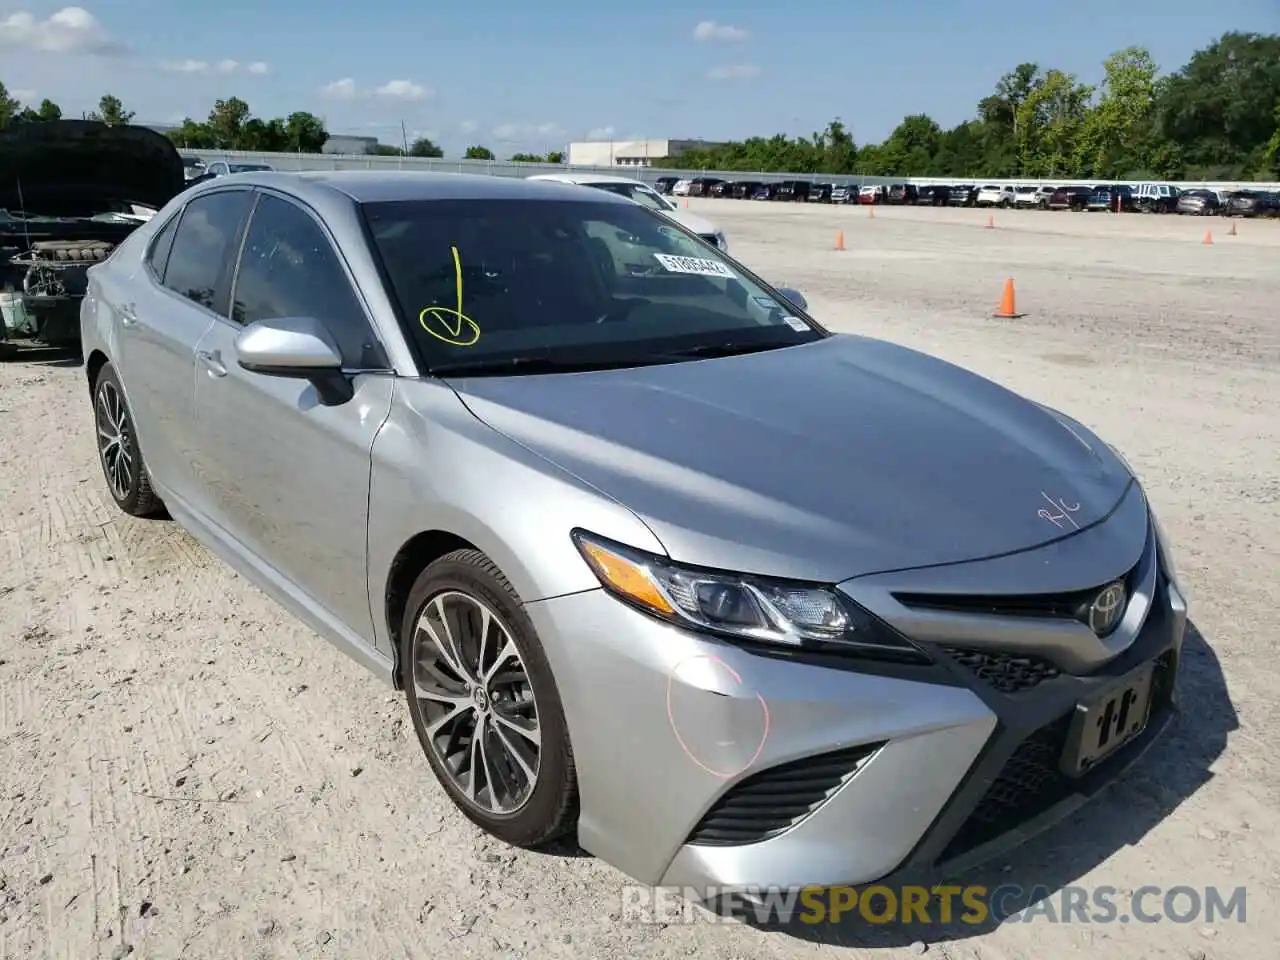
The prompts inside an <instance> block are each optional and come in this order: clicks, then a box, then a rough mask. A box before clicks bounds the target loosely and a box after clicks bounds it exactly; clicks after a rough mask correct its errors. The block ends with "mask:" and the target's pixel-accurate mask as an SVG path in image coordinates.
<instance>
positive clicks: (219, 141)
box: [205, 97, 250, 150]
mask: <svg viewBox="0 0 1280 960" xmlns="http://www.w3.org/2000/svg"><path fill="white" fill-rule="evenodd" d="M249 119H250V113H249V104H247V103H245V102H244V101H243V100H241V99H240V98H239V97H230V98H229V99H226V100H215V101H214V103H213V109H212V110H210V111H209V119H208V120H206V121H205V125H206V126H207V127H208V128H209V134H210V136H211V137H212V138H213V146H215V147H217V148H218V149H220V150H238V149H241V147H240V144H241V143H242V142H243V139H244V132H245V124H247V123H248V122H249Z"/></svg>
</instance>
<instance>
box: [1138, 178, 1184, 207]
mask: <svg viewBox="0 0 1280 960" xmlns="http://www.w3.org/2000/svg"><path fill="white" fill-rule="evenodd" d="M1178 193H1179V191H1178V188H1177V187H1175V186H1174V185H1173V184H1171V183H1142V184H1139V185H1138V187H1137V189H1136V190H1134V191H1133V200H1134V205H1135V206H1136V207H1137V209H1138V210H1140V211H1142V212H1143V213H1173V212H1174V210H1176V209H1177V208H1178Z"/></svg>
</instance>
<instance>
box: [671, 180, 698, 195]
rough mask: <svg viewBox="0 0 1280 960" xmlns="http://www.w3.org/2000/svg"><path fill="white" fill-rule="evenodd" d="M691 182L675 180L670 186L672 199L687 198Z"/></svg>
mask: <svg viewBox="0 0 1280 960" xmlns="http://www.w3.org/2000/svg"><path fill="white" fill-rule="evenodd" d="M692 183H693V181H692V180H677V181H676V182H675V183H673V184H672V185H671V195H672V196H673V197H687V196H688V195H689V186H690V184H692Z"/></svg>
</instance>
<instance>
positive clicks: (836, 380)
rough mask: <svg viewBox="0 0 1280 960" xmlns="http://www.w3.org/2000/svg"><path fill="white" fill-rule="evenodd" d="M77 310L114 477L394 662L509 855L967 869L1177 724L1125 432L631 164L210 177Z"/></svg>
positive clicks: (820, 878)
mask: <svg viewBox="0 0 1280 960" xmlns="http://www.w3.org/2000/svg"><path fill="white" fill-rule="evenodd" d="M81 327H82V335H83V342H84V354H85V357H86V371H87V375H88V381H89V382H88V387H89V397H90V400H91V403H92V408H93V413H94V419H95V424H96V438H97V444H98V451H99V454H100V460H101V465H102V470H103V474H104V477H105V482H106V487H107V489H108V490H109V491H110V494H111V496H112V497H113V498H114V500H115V502H116V503H117V504H118V505H119V507H120V508H121V509H122V510H124V511H125V512H127V513H130V514H134V515H137V516H150V515H156V514H159V513H161V511H163V510H167V512H168V514H169V515H171V516H172V517H173V518H174V519H175V520H176V521H177V522H178V523H180V524H181V525H182V526H183V527H185V528H186V529H187V530H189V531H190V532H191V533H192V534H193V535H194V536H195V537H196V538H198V539H199V540H201V541H202V542H203V543H204V544H206V545H207V546H208V547H209V548H210V549H211V550H213V551H214V552H215V553H217V554H219V555H221V556H222V557H223V558H224V559H225V560H226V561H227V562H229V563H230V564H232V565H233V566H234V567H236V568H237V569H239V570H240V571H242V572H243V573H244V574H245V575H246V576H247V577H249V578H250V579H251V580H252V581H253V582H255V583H257V584H258V585H260V586H261V587H262V588H263V589H264V590H265V591H266V592H267V593H269V594H270V595H271V596H273V597H274V598H275V599H276V600H278V601H279V602H280V603H281V604H283V605H284V606H285V607H286V608H288V609H289V610H291V611H292V612H293V613H294V614H296V615H297V616H298V617H299V618H301V619H302V620H303V621H305V623H307V624H308V625H310V627H312V628H313V629H314V630H315V631H316V632H317V633H319V634H320V635H321V636H323V637H324V638H326V639H328V640H329V641H331V642H332V643H334V644H336V645H337V646H338V647H339V648H340V649H341V650H343V651H344V652H346V653H347V654H349V655H350V656H352V657H354V658H355V659H356V660H358V661H359V662H360V663H362V664H363V665H364V666H366V667H367V668H368V669H370V670H371V671H373V672H374V673H375V674H377V675H378V676H379V677H381V678H382V679H383V680H384V681H386V682H387V683H389V684H391V685H393V686H394V687H395V688H396V689H398V690H402V691H403V693H404V696H405V698H406V701H407V709H408V712H409V715H410V717H411V719H412V722H413V725H414V727H415V729H416V731H417V736H418V739H419V740H420V742H421V746H422V750H423V752H424V754H425V759H426V761H427V764H429V766H430V768H431V770H432V771H433V773H434V776H435V778H436V779H437V780H438V782H439V784H440V787H441V789H443V790H444V791H445V792H446V793H447V795H448V796H449V797H450V798H451V799H452V801H453V802H454V803H456V804H457V806H458V807H459V808H460V809H461V810H462V811H463V812H464V813H465V814H466V816H467V817H469V818H470V819H471V820H472V821H474V822H475V823H476V824H478V825H479V826H480V827H482V828H483V829H484V830H487V831H489V832H490V833H492V834H494V835H496V836H497V837H499V838H502V839H503V840H505V841H507V842H509V843H511V844H515V845H520V846H529V847H538V846H541V845H544V844H546V843H548V842H549V841H551V840H552V839H554V838H557V837H560V836H562V835H564V834H566V833H569V832H571V831H575V830H576V836H577V839H578V842H579V843H580V844H581V846H582V847H584V848H585V849H586V850H587V851H589V852H592V853H594V854H596V855H598V856H599V857H601V858H603V859H605V860H607V861H608V862H610V863H612V864H615V865H616V866H617V867H619V868H620V869H622V870H623V871H624V872H626V873H628V874H630V875H631V876H633V877H635V878H637V879H639V880H641V881H643V882H647V883H664V884H678V885H681V886H685V885H689V886H697V887H703V886H708V885H717V886H747V885H777V886H787V887H795V886H800V885H809V884H837V883H839V884H846V883H848V884H857V883H863V882H869V881H872V880H876V879H884V878H888V877H901V876H905V875H907V874H915V873H917V872H919V873H924V874H931V875H935V876H936V875H939V874H940V873H941V872H942V871H943V870H952V869H959V868H960V866H962V865H964V864H966V863H971V862H975V861H977V860H981V859H983V858H986V857H989V856H991V855H993V854H994V853H995V852H997V851H999V850H1003V849H1005V848H1006V847H1007V846H1008V845H1010V844H1012V843H1014V842H1017V841H1018V840H1021V839H1022V838H1024V837H1026V836H1028V835H1030V834H1031V833H1033V832H1035V831H1036V830H1038V829H1040V828H1042V827H1043V826H1045V825H1047V824H1048V823H1050V822H1052V821H1053V820H1054V819H1055V818H1057V817H1060V816H1062V815H1063V814H1064V813H1065V812H1067V811H1070V810H1072V809H1074V808H1075V807H1077V806H1078V805H1079V804H1080V803H1081V802H1082V801H1083V800H1084V799H1085V798H1087V797H1089V796H1090V795H1092V794H1094V793H1096V792H1097V791H1098V790H1099V789H1100V788H1101V787H1103V786H1104V785H1105V784H1107V783H1109V782H1111V781H1113V780H1114V779H1115V778H1116V777H1117V775H1119V774H1120V772H1121V771H1122V770H1123V769H1125V768H1126V767H1127V766H1128V765H1130V764H1131V763H1132V762H1133V761H1134V760H1135V759H1136V758H1137V757H1138V756H1139V755H1140V754H1141V753H1142V752H1143V751H1144V750H1145V749H1146V747H1147V746H1148V745H1150V743H1151V742H1152V741H1153V740H1154V739H1155V738H1156V737H1157V736H1158V735H1159V734H1160V732H1161V731H1162V730H1163V729H1164V728H1165V727H1166V726H1167V725H1168V723H1169V722H1170V720H1171V719H1172V717H1173V716H1174V714H1175V710H1176V695H1175V683H1174V681H1175V676H1176V674H1177V670H1178V661H1179V651H1180V646H1181V642H1182V634H1183V627H1184V624H1185V620H1186V604H1185V602H1184V599H1183V595H1182V593H1181V591H1180V589H1179V585H1178V580H1177V576H1176V573H1175V570H1174V567H1173V565H1172V564H1171V562H1170V555H1169V549H1168V544H1167V543H1166V541H1165V539H1164V537H1163V535H1162V533H1161V530H1160V527H1159V524H1158V523H1157V521H1156V519H1155V517H1154V516H1153V514H1152V512H1151V508H1150V506H1149V504H1148V502H1147V498H1146V495H1145V493H1144V491H1143V488H1142V486H1141V484H1140V483H1139V481H1138V480H1137V479H1136V478H1135V476H1134V474H1133V472H1132V470H1131V469H1130V468H1129V466H1128V465H1127V463H1126V462H1125V460H1124V459H1123V458H1122V457H1121V455H1120V454H1118V453H1117V452H1116V451H1115V450H1113V449H1112V448H1111V447H1110V446H1108V445H1107V443H1105V442H1104V441H1102V440H1101V439H1099V438H1098V437H1097V436H1096V435H1095V434H1094V433H1092V432H1091V431H1090V430H1089V429H1088V428H1087V427H1085V426H1084V425H1083V424H1081V423H1079V422H1078V421H1076V420H1074V419H1072V418H1071V417H1070V416H1068V415H1067V414H1064V413H1060V412H1058V411H1056V410H1052V409H1049V408H1047V407H1045V406H1042V405H1040V404H1038V403H1036V402H1034V401H1032V400H1029V399H1025V398H1023V397H1021V396H1018V395H1016V394H1014V393H1012V392H1010V391H1009V390H1007V389H1005V388H1004V387H1002V386H999V385H997V384H996V383H993V382H991V381H988V380H985V379H983V378H981V377H979V376H977V375H975V374H973V373H971V372H968V371H966V370H964V369H961V368H958V367H956V366H952V365H950V364H948V363H945V362H943V361H941V360H938V359H935V358H932V357H930V356H927V355H925V354H922V353H919V352H915V351H913V350H909V349H906V348H904V347H901V346H897V345H894V344H892V343H887V342H883V341H878V340H874V339H869V338H865V337H861V336H854V335H842V334H834V333H832V332H830V331H828V330H827V329H825V328H824V327H823V326H822V325H820V324H819V323H818V321H816V320H815V319H814V318H813V317H812V316H810V314H809V311H808V307H807V304H806V303H805V299H804V297H803V296H802V295H801V294H800V293H798V292H796V291H795V290H791V289H785V288H778V287H775V286H771V285H770V284H769V283H767V282H766V281H765V280H764V279H762V278H760V277H758V276H756V275H755V274H754V273H753V272H752V271H751V270H750V269H748V268H747V267H746V266H744V265H743V264H742V263H740V262H738V261H736V260H734V259H731V258H730V257H728V255H727V254H725V253H724V252H723V251H721V250H719V249H717V248H716V247H715V246H713V245H711V244H709V243H707V242H705V241H704V240H702V239H701V238H699V237H698V236H697V235H695V234H694V233H691V232H689V231H688V230H686V229H685V228H683V227H682V226H680V225H679V224H677V223H674V222H673V221H672V220H670V219H669V218H666V217H664V216H662V215H660V214H658V213H656V212H653V211H651V210H648V209H645V208H644V207H642V206H640V205H638V204H635V203H632V202H631V201H629V200H626V199H624V198H622V197H615V196H612V195H609V194H607V193H605V192H603V191H584V190H583V189H582V188H581V187H576V186H572V185H566V184H558V183H547V182H532V181H522V180H514V179H504V178H500V177H492V178H490V177H469V176H461V175H449V174H440V175H429V174H416V173H390V172H387V173H381V172H367V171H366V172H312V173H302V174H290V173H273V172H254V173H246V174H237V175H233V176H228V177H222V178H218V179H216V180H212V181H210V182H207V183H204V184H202V185H198V186H196V187H193V188H192V189H189V190H187V191H186V192H184V193H183V194H181V195H180V196H178V197H177V198H175V199H174V200H172V201H171V202H170V203H169V204H168V205H167V206H165V208H164V209H163V210H161V211H160V213H159V214H158V215H156V216H155V217H154V218H153V219H152V220H151V221H150V222H149V223H147V224H146V225H145V226H143V227H142V228H140V229H138V230H137V231H135V232H134V233H132V234H131V235H130V236H129V237H128V238H127V239H126V240H125V241H124V242H122V243H121V245H120V246H119V247H118V248H117V249H116V251H115V253H114V255H113V256H112V257H111V258H110V259H109V260H107V261H106V262H104V263H101V264H98V265H95V266H94V267H92V268H91V269H90V271H89V284H88V295H87V296H86V298H85V300H84V302H83V306H82V313H81ZM409 789H412V788H409Z"/></svg>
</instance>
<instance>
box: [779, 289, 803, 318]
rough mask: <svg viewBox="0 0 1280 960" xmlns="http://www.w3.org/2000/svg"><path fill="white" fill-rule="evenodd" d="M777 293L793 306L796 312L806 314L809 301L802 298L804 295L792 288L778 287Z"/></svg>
mask: <svg viewBox="0 0 1280 960" xmlns="http://www.w3.org/2000/svg"><path fill="white" fill-rule="evenodd" d="M777 289H778V292H779V293H780V294H782V296H783V297H784V298H785V299H786V300H787V302H788V303H790V304H791V305H792V306H794V307H795V308H796V309H797V310H800V311H802V312H808V310H809V301H808V300H806V299H805V298H804V294H803V293H801V292H800V291H799V290H796V289H794V288H792V287H778V288H777Z"/></svg>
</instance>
